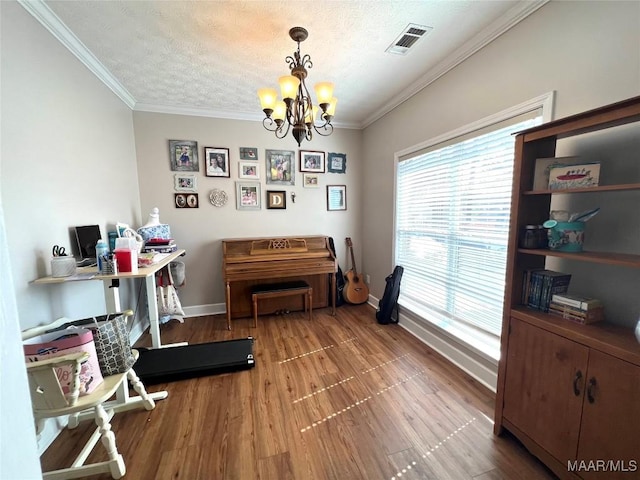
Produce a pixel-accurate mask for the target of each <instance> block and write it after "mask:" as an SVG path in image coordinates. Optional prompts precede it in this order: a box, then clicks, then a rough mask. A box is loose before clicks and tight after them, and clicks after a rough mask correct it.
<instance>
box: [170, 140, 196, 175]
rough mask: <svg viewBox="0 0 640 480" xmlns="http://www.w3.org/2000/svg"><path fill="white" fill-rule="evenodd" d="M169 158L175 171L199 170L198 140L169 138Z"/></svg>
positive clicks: (172, 169)
mask: <svg viewBox="0 0 640 480" xmlns="http://www.w3.org/2000/svg"><path fill="white" fill-rule="evenodd" d="M169 159H170V163H171V171H173V172H198V171H200V166H199V164H198V142H194V141H192V140H169Z"/></svg>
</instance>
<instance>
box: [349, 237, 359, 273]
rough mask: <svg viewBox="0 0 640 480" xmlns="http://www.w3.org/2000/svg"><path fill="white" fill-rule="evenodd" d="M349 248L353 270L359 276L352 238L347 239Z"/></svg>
mask: <svg viewBox="0 0 640 480" xmlns="http://www.w3.org/2000/svg"><path fill="white" fill-rule="evenodd" d="M347 246H348V247H349V253H350V254H351V270H352V271H353V273H355V274H356V276H357V275H358V269H357V268H356V257H355V255H354V254H353V243H352V242H351V239H350V238H347Z"/></svg>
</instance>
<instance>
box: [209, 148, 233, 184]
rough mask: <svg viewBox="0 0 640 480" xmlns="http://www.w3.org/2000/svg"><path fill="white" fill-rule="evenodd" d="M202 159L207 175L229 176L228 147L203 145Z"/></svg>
mask: <svg viewBox="0 0 640 480" xmlns="http://www.w3.org/2000/svg"><path fill="white" fill-rule="evenodd" d="M204 161H205V174H206V175H207V177H227V178H228V177H231V173H230V172H229V149H228V148H219V147H204Z"/></svg>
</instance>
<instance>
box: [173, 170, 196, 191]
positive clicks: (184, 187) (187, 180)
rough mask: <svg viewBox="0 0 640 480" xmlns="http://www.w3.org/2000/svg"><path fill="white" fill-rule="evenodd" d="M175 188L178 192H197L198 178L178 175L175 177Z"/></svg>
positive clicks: (190, 175) (186, 174) (188, 174)
mask: <svg viewBox="0 0 640 480" xmlns="http://www.w3.org/2000/svg"><path fill="white" fill-rule="evenodd" d="M173 188H174V190H175V191H176V192H195V191H196V190H197V178H196V176H195V175H193V174H190V173H176V174H175V175H174V176H173Z"/></svg>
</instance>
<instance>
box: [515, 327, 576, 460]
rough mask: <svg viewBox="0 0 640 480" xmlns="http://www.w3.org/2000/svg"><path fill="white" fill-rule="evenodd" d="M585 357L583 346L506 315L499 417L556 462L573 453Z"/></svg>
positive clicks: (574, 454) (570, 457)
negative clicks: (501, 414) (508, 320)
mask: <svg viewBox="0 0 640 480" xmlns="http://www.w3.org/2000/svg"><path fill="white" fill-rule="evenodd" d="M588 355H589V350H588V348H587V347H585V346H583V345H580V344H578V343H576V342H573V341H571V340H567V339H566V338H564V337H560V336H559V335H555V334H553V333H549V332H547V331H545V330H543V329H541V328H537V327H534V326H532V325H530V324H528V323H525V322H522V321H520V320H517V319H515V318H511V328H510V332H509V353H508V358H507V371H506V376H505V390H504V392H505V393H504V418H505V419H507V420H508V421H510V422H511V423H513V424H514V425H515V426H516V427H518V428H519V429H520V430H522V431H523V432H525V433H526V434H527V435H528V436H529V437H530V438H531V439H532V440H534V441H535V442H536V443H537V444H538V445H540V446H541V447H542V448H544V449H545V450H546V451H547V452H549V453H550V454H551V455H553V456H554V457H555V458H556V459H558V460H559V461H560V462H561V463H565V462H566V461H567V460H569V459H575V457H576V454H577V448H578V435H579V433H580V417H581V412H582V399H583V394H584V385H585V376H586V367H587V360H588ZM574 388H575V390H574Z"/></svg>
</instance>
